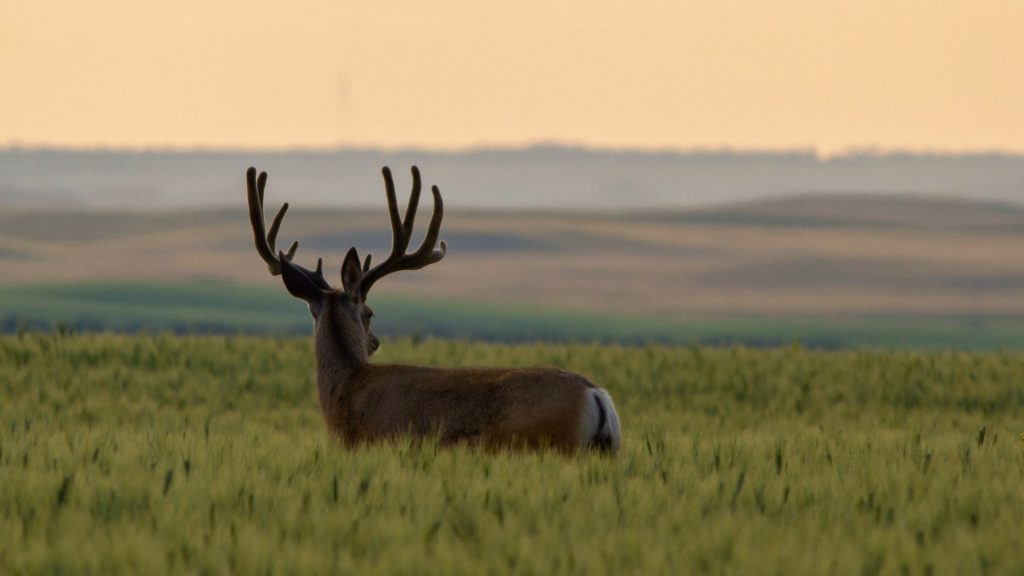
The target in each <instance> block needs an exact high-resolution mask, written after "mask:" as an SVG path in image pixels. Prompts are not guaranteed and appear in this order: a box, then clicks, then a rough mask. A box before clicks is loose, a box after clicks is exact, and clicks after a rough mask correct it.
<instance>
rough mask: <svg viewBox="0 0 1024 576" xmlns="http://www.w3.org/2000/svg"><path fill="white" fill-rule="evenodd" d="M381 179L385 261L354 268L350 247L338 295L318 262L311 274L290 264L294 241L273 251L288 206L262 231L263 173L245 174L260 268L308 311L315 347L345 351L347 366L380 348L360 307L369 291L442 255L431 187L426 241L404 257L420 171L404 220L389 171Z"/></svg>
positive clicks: (437, 204) (440, 211)
mask: <svg viewBox="0 0 1024 576" xmlns="http://www.w3.org/2000/svg"><path fill="white" fill-rule="evenodd" d="M382 173H383V175H384V187H385V192H386V194H387V199H388V214H389V215H390V218H391V255H390V256H388V257H387V259H385V260H384V261H383V262H381V263H380V264H378V265H376V266H372V267H371V257H370V255H369V254H367V255H366V260H365V261H364V262H363V263H362V264H360V260H359V253H358V252H357V250H356V249H355V247H352V248H350V249H349V251H348V253H347V254H346V255H345V260H344V261H343V262H342V265H341V285H342V289H341V290H338V289H335V288H334V287H332V286H331V285H330V284H329V283H328V282H327V279H326V278H324V275H323V259H322V258H318V259H317V263H316V269H315V270H309V269H308V268H305V267H303V266H300V265H299V264H297V263H295V262H293V259H294V257H295V252H296V250H298V247H299V243H298V242H297V241H296V242H292V244H291V246H289V248H288V251H287V252H285V251H278V250H277V248H276V242H277V235H278V232H279V231H280V229H281V222H282V221H283V220H284V215H285V213H286V212H287V211H288V203H287V202H286V203H285V204H284V205H283V206H281V209H280V210H279V211H278V212H277V215H276V216H274V219H273V221H272V222H271V224H270V229H269V231H268V230H267V228H266V218H265V216H264V209H263V193H264V190H265V188H266V185H267V173H266V172H260V173H259V175H258V176H257V173H256V169H255V168H249V170H248V171H247V172H246V184H247V188H248V197H249V221H250V223H251V224H252V232H253V240H254V242H255V244H256V252H257V253H259V255H260V257H261V258H263V261H264V262H266V264H267V269H268V270H270V274H271V275H273V276H281V277H282V279H283V280H284V285H285V288H287V289H288V292H289V293H290V294H291V295H292V296H294V297H296V298H299V299H301V300H303V301H305V302H306V304H307V305H308V306H309V312H310V314H312V315H313V323H314V333H315V335H316V339H317V342H318V346H319V343H320V342H321V341H330V342H331V343H332V345H336V346H340V347H342V348H343V349H344V350H346V351H347V352H348V356H350V358H349V360H355V361H356V362H362V363H365V362H366V360H367V358H368V357H369V356H370V355H371V354H373V353H374V352H375V351H376V350H377V348H378V347H379V345H380V341H379V340H378V339H377V336H376V335H374V333H373V331H372V330H371V328H370V322H371V320H372V318H373V310H371V309H370V307H369V306H368V305H367V304H366V298H367V296H368V295H369V292H370V288H371V287H373V285H374V284H375V283H376V282H377V281H378V280H380V279H381V278H383V277H384V276H387V275H388V274H391V273H393V272H398V271H399V270H418V269H420V268H423V267H424V266H427V265H430V264H433V263H435V262H438V261H440V260H441V258H443V257H444V255H445V253H446V251H447V245H446V244H445V242H444V240H441V241H440V243H439V241H438V236H439V234H440V231H441V218H442V217H443V215H444V205H443V202H442V200H441V192H440V190H438V188H437V186H433V187H432V188H431V191H432V192H433V194H434V213H433V215H432V216H431V218H430V224H429V226H428V227H427V234H426V237H425V238H424V239H423V243H422V244H420V247H419V248H418V249H417V250H416V251H415V252H412V253H407V250H408V248H409V241H410V239H411V238H412V231H413V225H414V223H415V220H416V209H417V208H418V206H419V199H420V188H421V183H420V171H419V169H418V168H416V167H415V166H413V167H412V193H411V195H410V198H409V204H408V206H407V207H406V210H405V217H404V218H403V217H402V216H401V215H400V214H399V212H398V200H397V198H396V197H395V183H394V180H393V179H392V177H391V170H390V169H388V168H387V167H384V169H383V170H382Z"/></svg>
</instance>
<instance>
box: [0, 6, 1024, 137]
mask: <svg viewBox="0 0 1024 576" xmlns="http://www.w3.org/2000/svg"><path fill="white" fill-rule="evenodd" d="M1022 28H1024V2H1021V1H1020V0H850V1H846V0H776V1H773V2H764V1H763V0H742V1H741V0H719V1H715V2H711V1H706V2H691V1H686V0H671V1H654V0H637V1H633V2H573V3H569V2H561V1H553V0H545V1H536V0H520V1H518V2H502V3H497V2H480V1H479V0H474V1H470V0H431V1H430V2H423V1H409V2H399V1H395V0H373V1H363V2H346V1H327V0H324V1H317V0H290V1H287V2H284V1H280V2H278V1H258V0H244V1H243V0H203V1H198V0H179V1H177V2H151V1H139V0H94V1H92V2H82V1H80V0H46V1H38V2H26V1H24V0H0V146H4V147H9V146H69V147H96V146H98V147H115V148H152V147H159V148H167V147H170V148H194V147H200V148H245V149H278V148H293V147H310V148H324V147H336V146H354V147H381V148H402V147H422V148H431V149H465V148H472V147H478V146H523V145H529V144H533V143H538V142H544V143H564V144H572V145H582V146H589V147H599V148H640V149H666V148H667V149H692V148H739V149H793V148H799V149H814V150H817V151H819V152H821V153H823V154H831V153H840V152H843V151H846V150H849V149H865V148H869V149H877V150H891V149H900V150H914V151H942V152H956V151H989V150H1000V151H1006V152H1024V34H1022V33H1021V30H1022Z"/></svg>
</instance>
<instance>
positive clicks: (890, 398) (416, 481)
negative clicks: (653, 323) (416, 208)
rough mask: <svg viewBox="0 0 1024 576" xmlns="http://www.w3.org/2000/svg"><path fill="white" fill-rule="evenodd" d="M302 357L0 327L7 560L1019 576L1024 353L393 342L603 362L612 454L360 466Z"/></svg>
mask: <svg viewBox="0 0 1024 576" xmlns="http://www.w3.org/2000/svg"><path fill="white" fill-rule="evenodd" d="M311 356H312V355H311V345H310V343H309V341H308V339H307V338H281V339H274V338H266V337H220V336H206V337H174V336H160V335H158V336H147V335H142V336H112V335H92V336H61V335H59V334H33V333H24V334H22V335H20V336H3V337H0V397H2V398H3V401H2V402H0V426H2V428H0V486H2V489H0V543H2V544H0V573H4V574H71V573H74V574H139V573H146V574H164V573H186V572H187V573H230V572H234V573H245V574H279V573H346V574H481V573H491V574H502V573H516V574H578V573H593V574H602V573H634V574H648V573H650V574H688V573H692V574H700V573H706V574H826V573H827V574H857V575H864V574H1021V573H1024V553H1022V552H1021V547H1020V543H1021V539H1020V527H1021V526H1022V525H1024V490H1022V489H1021V486H1022V485H1024V441H1022V438H1021V437H1020V434H1021V433H1022V432H1024V388H1022V387H1021V386H1020V375H1021V374H1024V354H1016V353H963V352H956V353H954V352H868V351H839V352H820V351H809V350H806V349H803V348H799V347H787V348H779V349H772V350H751V349H745V348H724V349H711V348H701V347H685V348H678V347H657V346H650V347H644V348H623V347H618V346H584V345H572V346H568V345H565V346H552V345H517V346H507V345H493V344H480V343H468V342H463V341H451V340H433V339H426V340H412V339H403V340H393V341H388V342H385V345H384V347H383V349H382V352H381V354H380V356H381V357H380V359H379V361H382V362H385V361H400V362H416V363H425V364H431V365H438V366H462V365H528V364H547V365H554V366H560V367H563V368H567V369H570V370H575V371H579V372H582V373H584V374H587V375H589V376H590V377H591V378H592V379H594V380H595V381H596V382H598V383H600V384H602V385H604V386H606V387H607V388H608V389H609V390H610V391H611V393H612V395H613V396H614V397H615V399H616V402H617V405H618V407H619V410H620V413H621V416H622V421H623V428H624V449H623V452H622V453H621V454H620V456H619V457H618V458H614V459H610V458H603V457H600V456H596V455H589V454H584V455H579V456H577V457H572V458H564V457H561V456H557V455H554V454H500V455H493V454H488V453H481V452H476V451H473V450H469V449H453V450H436V449H435V447H434V446H432V445H430V444H427V445H419V446H414V445H408V444H402V443H399V444H395V445H378V446H374V447H370V448H365V449H360V450H355V451H347V450H345V449H343V448H341V447H340V446H338V445H335V444H334V443H332V442H331V441H330V440H329V439H328V438H327V437H326V433H325V429H324V426H323V424H322V422H321V421H320V419H319V413H318V409H317V406H316V400H315V392H314V387H313V382H312V374H313V372H312V357H311Z"/></svg>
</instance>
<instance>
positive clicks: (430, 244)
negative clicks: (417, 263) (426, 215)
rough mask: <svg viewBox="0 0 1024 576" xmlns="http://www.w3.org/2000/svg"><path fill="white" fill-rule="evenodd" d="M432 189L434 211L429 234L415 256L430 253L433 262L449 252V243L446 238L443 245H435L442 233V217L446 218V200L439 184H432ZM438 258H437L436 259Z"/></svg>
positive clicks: (442, 241) (428, 230) (428, 229)
mask: <svg viewBox="0 0 1024 576" xmlns="http://www.w3.org/2000/svg"><path fill="white" fill-rule="evenodd" d="M430 191H431V192H432V193H433V194H434V213H433V214H432V215H431V216H430V224H429V225H428V226H427V235H426V236H425V237H424V238H423V243H422V244H420V247H419V249H418V250H416V254H415V256H416V257H417V258H420V257H423V256H424V253H429V258H430V259H431V261H430V262H428V263H427V264H432V263H434V262H437V261H438V260H440V259H441V258H444V255H445V254H446V253H447V252H448V244H447V243H445V241H444V240H441V246H440V248H438V249H437V250H435V249H434V246H436V245H437V238H438V236H440V235H441V219H442V218H444V201H442V200H441V190H440V189H438V187H437V186H431V187H430ZM434 258H436V260H435V259H434Z"/></svg>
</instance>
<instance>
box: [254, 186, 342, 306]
mask: <svg viewBox="0 0 1024 576" xmlns="http://www.w3.org/2000/svg"><path fill="white" fill-rule="evenodd" d="M245 183H246V187H247V190H248V197H249V223H250V224H252V235H253V242H254V243H255V244H256V252H257V253H259V255H260V258H263V261H264V262H266V264H267V269H268V270H270V274H271V275H273V276H280V275H281V259H282V258H283V259H286V260H288V262H292V258H294V257H295V251H296V250H298V249H299V243H298V241H295V242H292V244H291V246H289V247H288V252H287V253H285V252H278V250H277V246H276V244H277V234H278V232H280V230H281V222H283V221H284V215H285V213H286V212H288V203H287V202H285V203H284V204H283V205H282V206H281V209H280V210H278V212H277V215H276V216H274V220H273V221H272V222H271V223H270V231H269V232H268V231H267V229H266V217H265V212H264V209H263V192H264V190H265V189H266V187H267V173H266V172H260V173H259V175H258V176H257V175H256V168H249V170H248V171H246V173H245ZM292 265H293V266H295V267H296V268H298V269H299V270H301V271H302V272H303V273H304V274H305V275H306V276H308V277H309V279H310V280H312V281H313V282H314V283H315V284H316V285H317V286H318V287H319V288H320V289H322V290H331V289H332V288H331V285H330V284H329V283H328V282H327V279H326V278H324V274H323V268H324V262H323V259H322V258H317V261H316V271H311V270H309V269H307V268H304V267H302V266H299V265H298V264H295V263H292Z"/></svg>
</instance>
